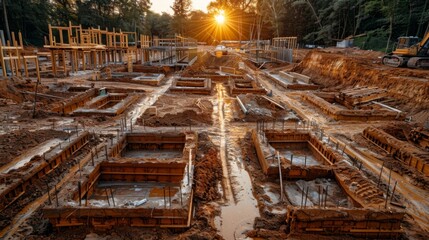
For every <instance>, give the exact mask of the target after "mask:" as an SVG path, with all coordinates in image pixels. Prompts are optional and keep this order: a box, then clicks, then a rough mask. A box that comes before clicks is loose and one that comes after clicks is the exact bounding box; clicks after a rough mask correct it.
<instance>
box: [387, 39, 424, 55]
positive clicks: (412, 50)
mask: <svg viewBox="0 0 429 240" xmlns="http://www.w3.org/2000/svg"><path fill="white" fill-rule="evenodd" d="M419 42H420V39H419V38H418V37H400V38H398V46H397V47H396V49H395V51H393V54H395V55H405V56H408V55H409V56H415V55H417V51H418V44H419Z"/></svg>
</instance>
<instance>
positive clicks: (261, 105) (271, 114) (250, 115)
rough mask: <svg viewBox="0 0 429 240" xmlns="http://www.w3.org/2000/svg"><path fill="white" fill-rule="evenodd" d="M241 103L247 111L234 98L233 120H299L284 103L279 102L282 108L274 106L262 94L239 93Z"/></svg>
mask: <svg viewBox="0 0 429 240" xmlns="http://www.w3.org/2000/svg"><path fill="white" fill-rule="evenodd" d="M237 97H238V98H239V99H240V100H241V102H242V103H243V105H244V106H245V107H246V109H247V112H246V113H244V112H243V110H242V109H241V108H240V105H239V103H238V101H237V100H236V104H235V108H236V110H235V111H234V115H235V116H234V120H235V121H245V122H256V121H273V120H276V121H283V120H284V121H290V122H296V121H299V117H298V116H297V115H296V113H294V112H293V111H292V110H290V109H289V108H288V107H287V106H286V105H285V104H283V103H279V104H280V105H281V106H282V107H284V109H281V108H279V107H277V106H275V105H274V104H273V103H271V102H269V101H268V100H266V99H265V98H263V97H262V96H258V95H255V94H240V95H238V96H237Z"/></svg>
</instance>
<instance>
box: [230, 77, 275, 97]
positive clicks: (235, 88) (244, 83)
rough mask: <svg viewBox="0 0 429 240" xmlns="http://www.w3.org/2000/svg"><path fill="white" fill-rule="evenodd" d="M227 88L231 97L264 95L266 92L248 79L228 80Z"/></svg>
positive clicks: (259, 85)
mask: <svg viewBox="0 0 429 240" xmlns="http://www.w3.org/2000/svg"><path fill="white" fill-rule="evenodd" d="M229 88H230V91H229V92H230V94H231V96H236V95H240V94H246V93H253V94H266V93H267V91H266V90H265V89H264V88H263V87H262V85H261V84H260V83H258V82H257V81H254V80H249V79H230V80H229Z"/></svg>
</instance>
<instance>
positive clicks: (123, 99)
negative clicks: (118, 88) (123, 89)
mask: <svg viewBox="0 0 429 240" xmlns="http://www.w3.org/2000/svg"><path fill="white" fill-rule="evenodd" d="M138 98H139V97H138V95H135V94H121V93H117V94H114V93H109V94H107V95H102V96H98V97H95V98H93V99H92V100H90V101H89V102H87V103H86V106H85V107H83V108H79V109H77V110H75V111H73V112H72V115H94V114H100V115H108V116H117V115H119V114H121V113H123V112H124V111H125V110H126V109H127V108H128V107H129V106H130V105H131V104H133V103H134V102H135V101H137V99H138Z"/></svg>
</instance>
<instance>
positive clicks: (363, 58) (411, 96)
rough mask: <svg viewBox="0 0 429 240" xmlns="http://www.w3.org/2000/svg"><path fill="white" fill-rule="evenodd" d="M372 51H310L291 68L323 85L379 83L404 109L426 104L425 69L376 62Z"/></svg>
mask: <svg viewBox="0 0 429 240" xmlns="http://www.w3.org/2000/svg"><path fill="white" fill-rule="evenodd" d="M378 57H379V54H376V52H370V51H362V50H352V51H351V52H347V51H346V52H340V53H338V52H326V51H317V50H315V51H311V52H310V53H309V54H307V56H306V57H305V58H304V60H303V61H302V62H301V63H300V64H299V65H297V66H296V67H295V68H294V71H296V72H300V73H303V74H305V75H308V76H310V77H312V81H313V82H315V83H317V84H320V85H322V86H325V87H337V88H339V89H341V88H343V87H359V86H366V87H379V88H384V89H387V90H388V93H389V96H390V97H392V98H395V99H398V100H402V101H403V104H404V107H405V108H406V109H405V110H406V111H409V112H410V113H416V112H419V111H421V110H424V109H428V106H429V75H428V71H425V70H418V69H405V68H390V67H387V66H383V65H381V64H380V59H379V58H378Z"/></svg>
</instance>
